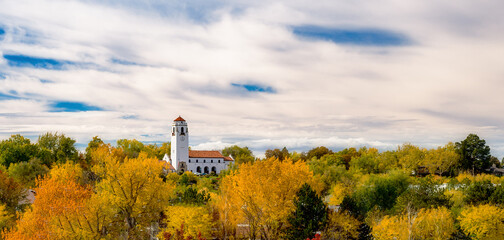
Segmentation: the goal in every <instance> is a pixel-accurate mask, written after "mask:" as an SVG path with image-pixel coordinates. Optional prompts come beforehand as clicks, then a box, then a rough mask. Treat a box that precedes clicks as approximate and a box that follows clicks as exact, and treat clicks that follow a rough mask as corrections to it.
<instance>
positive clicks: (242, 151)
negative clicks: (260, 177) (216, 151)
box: [222, 145, 255, 164]
mask: <svg viewBox="0 0 504 240" xmlns="http://www.w3.org/2000/svg"><path fill="white" fill-rule="evenodd" d="M222 155H224V156H226V157H228V156H231V157H232V158H233V159H234V160H235V163H236V164H241V163H246V162H253V161H254V160H255V157H254V154H252V151H250V149H249V148H248V147H239V146H237V145H233V146H231V147H226V148H224V149H223V150H222Z"/></svg>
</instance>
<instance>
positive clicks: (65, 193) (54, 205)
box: [6, 166, 92, 239]
mask: <svg viewBox="0 0 504 240" xmlns="http://www.w3.org/2000/svg"><path fill="white" fill-rule="evenodd" d="M56 169H57V172H58V173H57V174H56V175H54V176H49V177H46V178H44V179H40V180H38V182H37V186H38V187H37V188H35V192H36V193H37V197H36V198H35V201H34V203H33V205H32V208H31V209H29V210H28V211H26V212H25V213H24V214H23V215H22V217H21V219H20V220H19V221H18V223H17V229H16V230H15V231H12V232H9V233H8V234H7V235H6V239H69V238H76V237H79V236H81V235H80V233H79V232H78V229H79V228H78V225H77V224H76V223H75V222H73V221H72V220H71V219H72V218H73V216H78V215H80V214H81V213H82V209H83V207H84V206H85V202H86V199H88V198H89V197H90V196H91V194H92V192H91V189H90V188H87V187H86V186H82V185H80V184H79V183H77V181H76V180H77V175H78V174H76V173H75V172H74V171H73V168H72V167H68V166H62V167H61V168H59V167H56Z"/></svg>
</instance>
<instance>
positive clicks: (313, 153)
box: [306, 146, 333, 159]
mask: <svg viewBox="0 0 504 240" xmlns="http://www.w3.org/2000/svg"><path fill="white" fill-rule="evenodd" d="M332 153H333V152H332V151H331V150H329V149H328V148H326V147H324V146H320V147H316V148H313V149H311V150H310V151H308V153H307V154H306V157H307V158H308V159H312V158H317V159H320V158H321V157H322V156H324V155H326V154H332Z"/></svg>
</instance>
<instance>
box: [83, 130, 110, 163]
mask: <svg viewBox="0 0 504 240" xmlns="http://www.w3.org/2000/svg"><path fill="white" fill-rule="evenodd" d="M104 144H105V143H104V142H103V140H101V138H99V137H98V136H94V137H93V139H92V140H91V141H89V143H88V145H87V147H86V162H87V164H92V162H93V161H92V158H93V157H92V154H91V153H92V152H93V151H94V150H96V149H97V148H99V147H101V146H102V145H104Z"/></svg>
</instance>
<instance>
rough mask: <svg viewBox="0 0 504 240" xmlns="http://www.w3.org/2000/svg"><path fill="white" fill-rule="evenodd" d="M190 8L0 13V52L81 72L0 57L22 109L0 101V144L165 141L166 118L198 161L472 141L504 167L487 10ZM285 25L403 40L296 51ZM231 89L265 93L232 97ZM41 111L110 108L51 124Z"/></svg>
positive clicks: (3, 9) (312, 44)
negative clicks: (31, 138)
mask: <svg viewBox="0 0 504 240" xmlns="http://www.w3.org/2000/svg"><path fill="white" fill-rule="evenodd" d="M194 4H195V5H194V6H191V5H190V3H186V4H178V3H174V2H172V3H169V4H168V5H164V3H163V2H161V1H140V2H136V1H132V2H129V3H127V4H124V3H121V2H109V4H107V3H101V2H100V3H98V2H93V1H82V2H79V1H44V0H42V1H31V0H19V1H3V2H1V3H0V22H1V23H2V24H3V25H1V26H0V27H2V28H4V29H5V31H6V34H5V37H4V40H2V41H0V52H1V53H4V54H6V53H9V54H23V55H28V56H34V57H40V58H50V59H57V60H64V61H72V62H76V63H82V64H83V65H72V66H68V68H67V69H64V70H60V71H55V70H47V69H33V68H15V67H10V66H8V64H7V62H6V61H5V60H4V59H0V72H1V73H4V74H6V75H8V77H7V78H6V79H4V80H0V93H6V92H8V91H15V92H17V93H18V94H19V95H20V96H21V97H22V99H19V100H8V101H1V102H0V103H1V105H0V113H2V114H4V115H1V116H0V122H1V125H2V126H3V127H2V128H1V129H0V136H2V137H4V138H5V137H8V135H9V134H11V133H15V132H19V133H29V134H34V133H35V134H36V133H39V132H45V131H60V132H65V133H66V134H67V135H69V136H72V137H75V138H77V139H78V141H80V142H82V143H86V141H89V140H90V139H91V138H92V137H93V136H94V135H99V136H102V138H104V139H110V140H113V139H117V138H138V139H141V140H145V141H167V140H169V139H168V137H169V136H168V134H167V133H168V131H169V126H170V125H171V120H172V119H173V118H175V117H176V116H178V115H182V116H183V117H184V118H186V120H188V122H189V124H190V127H191V135H192V136H195V139H200V141H204V140H208V142H194V145H195V148H200V149H201V148H211V149H213V148H221V147H223V146H225V145H227V144H243V145H247V146H249V147H251V148H252V149H254V150H256V154H257V151H261V150H263V149H265V148H270V147H271V148H273V147H282V146H287V147H288V148H292V149H303V147H304V148H305V149H306V148H311V147H315V146H319V145H327V146H329V147H334V148H341V147H345V146H348V147H351V146H363V145H368V146H377V147H379V148H385V149H388V148H390V147H391V146H396V145H397V144H400V143H402V142H411V143H414V144H421V145H422V146H427V147H431V146H435V145H440V144H445V143H446V142H448V141H459V140H462V139H463V138H464V137H465V136H466V135H467V134H468V133H470V132H476V133H479V134H481V136H482V137H483V138H488V139H489V140H488V143H489V144H491V145H492V146H495V148H494V149H493V150H494V152H493V153H494V154H496V155H504V151H503V150H502V149H504V147H502V146H503V145H504V138H503V137H501V136H503V135H502V130H501V129H502V128H503V127H504V126H503V124H502V122H503V120H504V115H503V113H504V111H503V110H504V107H503V106H504V100H503V99H504V98H500V97H499V96H500V94H501V93H502V92H503V88H504V83H503V82H502V77H503V75H504V70H503V68H502V67H501V66H500V65H501V61H500V58H501V57H502V55H503V53H504V45H503V44H502V42H503V40H504V33H503V32H502V31H501V30H500V29H502V27H503V26H502V22H504V21H502V20H504V19H502V18H503V17H502V16H501V15H502V14H500V12H499V10H500V9H502V7H504V6H502V5H503V4H502V3H500V2H498V1H497V2H496V1H478V2H477V3H476V2H474V1H458V2H456V3H449V2H439V1H435V2H434V1H408V2H405V1H397V0H382V1H378V2H373V3H369V2H368V1H350V2H349V1H318V2H317V3H316V4H314V3H313V2H307V1H281V2H276V3H271V2H268V1H239V2H235V1H228V2H219V3H217V2H210V1H205V5H204V6H205V7H206V8H204V7H203V8H202V7H198V6H197V4H198V1H197V2H196V3H194ZM156 6H159V7H156ZM163 11H165V12H163ZM163 13H165V14H163ZM198 14H199V15H198ZM198 16H199V17H201V19H198V18H197V17H198ZM195 17H196V19H195ZM293 25H322V26H326V27H336V28H372V29H384V30H390V31H394V32H399V33H401V34H404V35H406V36H408V37H410V38H411V39H412V42H413V44H411V45H407V46H401V47H379V46H375V47H370V46H366V47H363V46H349V45H338V44H334V43H331V42H326V41H308V40H305V39H301V38H298V37H296V36H295V35H294V34H293V33H292V32H291V31H290V27H291V26H293ZM112 59H118V60H120V61H124V62H130V63H132V64H118V63H117V62H114V61H112ZM133 63H136V64H133ZM40 79H44V80H50V81H52V82H51V83H42V82H40ZM231 83H240V84H244V83H245V84H261V85H263V86H271V87H273V88H274V89H275V90H276V93H275V94H269V93H252V94H243V92H238V90H237V89H236V88H233V87H232V86H231ZM52 101H73V102H83V103H86V104H89V105H92V106H99V107H101V108H103V109H106V110H107V111H105V112H93V113H85V112H79V113H51V112H48V110H49V107H48V104H49V103H50V102H52ZM9 114H10V115H9ZM124 116H137V118H133V119H131V118H130V119H123V118H122V117H124ZM164 136H166V138H164ZM233 139H234V140H233ZM239 139H247V140H246V141H241V140H239Z"/></svg>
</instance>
